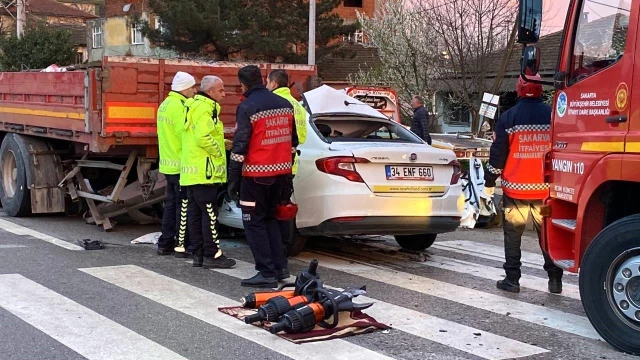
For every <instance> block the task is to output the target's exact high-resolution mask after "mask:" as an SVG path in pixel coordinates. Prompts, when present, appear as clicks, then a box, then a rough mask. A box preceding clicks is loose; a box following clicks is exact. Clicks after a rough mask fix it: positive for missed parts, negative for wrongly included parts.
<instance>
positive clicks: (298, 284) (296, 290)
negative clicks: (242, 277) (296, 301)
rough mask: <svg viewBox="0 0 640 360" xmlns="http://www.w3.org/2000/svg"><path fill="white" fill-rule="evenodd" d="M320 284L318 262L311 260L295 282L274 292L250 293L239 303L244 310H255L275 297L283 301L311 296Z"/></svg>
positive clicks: (284, 285) (283, 285)
mask: <svg viewBox="0 0 640 360" xmlns="http://www.w3.org/2000/svg"><path fill="white" fill-rule="evenodd" d="M321 284H322V283H321V282H320V275H319V274H318V260H316V259H313V260H311V263H309V268H308V269H307V270H306V271H302V272H301V273H300V275H298V276H297V277H296V281H295V282H293V283H287V284H282V286H280V287H279V288H278V290H276V291H258V292H254V293H251V294H249V295H247V296H245V297H243V298H242V299H241V300H240V301H241V303H242V306H243V307H245V308H249V309H257V308H258V307H260V306H262V305H264V304H266V303H267V301H269V299H272V298H275V297H277V296H282V297H284V298H285V299H290V298H292V297H294V296H299V295H307V296H312V295H313V291H314V290H315V289H317V288H318V287H320V286H322V285H321ZM287 288H293V290H285V289H287Z"/></svg>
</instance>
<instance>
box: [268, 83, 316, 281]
mask: <svg viewBox="0 0 640 360" xmlns="http://www.w3.org/2000/svg"><path fill="white" fill-rule="evenodd" d="M267 89H269V90H270V91H272V92H273V93H274V94H276V95H279V96H281V97H283V98H285V99H287V101H289V103H291V106H293V114H294V118H295V122H296V132H297V134H298V143H299V144H304V142H305V141H306V140H307V125H306V121H307V111H306V110H305V109H304V107H303V106H302V105H301V104H300V103H299V102H298V100H296V98H294V97H293V95H291V90H290V89H289V74H287V71H286V70H273V71H272V72H271V73H270V74H269V76H268V77H267ZM298 156H299V154H297V153H296V154H295V159H294V160H293V167H292V169H291V174H292V176H294V177H295V176H296V173H297V172H298V165H299V164H298V161H299V160H298ZM291 181H293V180H291ZM292 189H293V188H292ZM294 231H295V220H291V221H280V232H281V233H282V238H283V239H284V241H285V246H287V245H288V246H290V245H291V240H292V239H291V237H292V236H293V232H294ZM285 253H286V252H285ZM288 277H289V269H284V270H283V275H282V277H279V278H278V280H284V279H286V278H288Z"/></svg>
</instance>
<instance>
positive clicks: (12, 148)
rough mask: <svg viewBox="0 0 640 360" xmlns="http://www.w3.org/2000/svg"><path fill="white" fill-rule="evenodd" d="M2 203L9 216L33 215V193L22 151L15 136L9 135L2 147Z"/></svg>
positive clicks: (0, 171) (0, 196)
mask: <svg viewBox="0 0 640 360" xmlns="http://www.w3.org/2000/svg"><path fill="white" fill-rule="evenodd" d="M0 164H1V166H0V180H1V183H0V184H1V186H0V201H1V202H2V208H3V209H4V211H5V212H6V213H7V215H9V216H14V217H17V216H26V215H29V214H30V213H31V191H30V190H29V187H28V186H27V172H26V167H25V164H24V157H23V154H22V150H21V149H20V147H19V146H18V143H17V142H16V140H15V135H14V134H8V135H7V136H5V138H4V140H3V141H2V146H0Z"/></svg>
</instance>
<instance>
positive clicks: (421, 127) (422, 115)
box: [410, 106, 431, 145]
mask: <svg viewBox="0 0 640 360" xmlns="http://www.w3.org/2000/svg"><path fill="white" fill-rule="evenodd" d="M410 129H411V132H413V133H414V134H416V135H418V136H419V137H420V138H421V139H422V140H424V141H426V142H427V144H429V145H431V135H429V114H428V113H427V108H425V107H424V106H420V107H419V108H417V109H414V110H413V119H412V120H411V128H410Z"/></svg>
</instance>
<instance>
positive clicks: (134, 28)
mask: <svg viewBox="0 0 640 360" xmlns="http://www.w3.org/2000/svg"><path fill="white" fill-rule="evenodd" d="M131 44H133V45H139V44H144V35H142V24H138V23H133V24H131Z"/></svg>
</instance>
